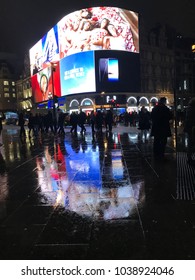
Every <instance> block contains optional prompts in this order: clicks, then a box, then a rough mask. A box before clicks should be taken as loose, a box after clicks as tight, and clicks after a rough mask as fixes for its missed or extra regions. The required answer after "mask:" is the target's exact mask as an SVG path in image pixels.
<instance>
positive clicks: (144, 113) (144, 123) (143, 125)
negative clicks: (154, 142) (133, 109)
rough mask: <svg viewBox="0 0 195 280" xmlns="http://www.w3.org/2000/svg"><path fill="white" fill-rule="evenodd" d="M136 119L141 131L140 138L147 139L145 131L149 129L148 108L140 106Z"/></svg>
mask: <svg viewBox="0 0 195 280" xmlns="http://www.w3.org/2000/svg"><path fill="white" fill-rule="evenodd" d="M138 120H139V129H140V131H141V133H140V137H141V139H143V138H144V139H145V140H146V139H147V133H148V131H149V129H150V113H149V112H148V110H147V109H146V108H145V106H142V108H141V110H140V112H139V115H138Z"/></svg>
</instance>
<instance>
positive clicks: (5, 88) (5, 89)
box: [4, 87, 16, 92]
mask: <svg viewBox="0 0 195 280" xmlns="http://www.w3.org/2000/svg"><path fill="white" fill-rule="evenodd" d="M9 90H10V89H9V88H8V87H4V92H5V91H6V92H7V91H9ZM12 91H14V92H15V91H16V89H15V88H12Z"/></svg>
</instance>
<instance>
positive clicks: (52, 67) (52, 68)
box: [51, 63, 57, 132]
mask: <svg viewBox="0 0 195 280" xmlns="http://www.w3.org/2000/svg"><path fill="white" fill-rule="evenodd" d="M55 71H56V68H55V64H53V63H51V80H52V98H53V123H54V131H55V132H56V130H57V118H56V107H55V101H56V96H55V93H54V76H53V72H55Z"/></svg>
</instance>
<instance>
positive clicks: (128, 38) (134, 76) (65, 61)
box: [29, 7, 140, 102]
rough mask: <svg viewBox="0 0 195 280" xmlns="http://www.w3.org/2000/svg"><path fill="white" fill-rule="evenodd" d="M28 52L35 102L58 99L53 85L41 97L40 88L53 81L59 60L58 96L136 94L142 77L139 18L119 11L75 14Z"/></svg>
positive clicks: (93, 10) (96, 9) (98, 9)
mask: <svg viewBox="0 0 195 280" xmlns="http://www.w3.org/2000/svg"><path fill="white" fill-rule="evenodd" d="M29 54H30V71H31V76H32V88H33V95H34V97H35V102H42V101H44V100H48V99H49V98H50V95H51V94H52V95H53V92H52V91H51V90H50V89H49V87H50V86H51V85H50V86H49V84H48V87H47V91H48V93H47V94H42V95H41V86H39V85H40V83H41V82H40V79H41V80H42V83H44V79H45V83H47V81H46V78H45V76H46V77H47V79H48V80H50V77H51V73H50V72H51V71H50V70H49V69H50V68H49V67H50V66H51V65H53V64H55V63H56V62H59V76H60V82H61V84H58V85H56V82H58V83H59V81H58V79H56V80H55V81H54V80H53V82H54V83H55V85H54V86H53V87H54V88H55V87H57V88H58V87H60V90H59V91H58V94H57V95H58V96H59V95H60V92H62V95H67V94H78V93H84V92H86V93H87V92H92V93H93V92H101V91H107V92H110V91H131V92H132V91H134V92H136V91H138V90H139V75H140V73H139V29H138V14H137V13H135V12H132V11H128V10H125V9H120V8H117V7H92V8H86V9H81V10H78V11H75V12H72V13H70V14H68V15H66V16H64V17H63V18H62V19H61V20H60V21H59V22H58V23H57V24H56V25H55V26H54V27H53V28H51V29H50V30H49V32H48V33H46V34H45V35H44V36H43V37H42V38H41V39H40V40H39V41H38V42H37V43H36V44H35V45H34V46H33V47H32V48H31V49H30V52H29ZM35 76H36V77H35ZM40 76H41V77H42V78H41V77H40ZM45 86H46V85H45ZM48 94H49V96H48Z"/></svg>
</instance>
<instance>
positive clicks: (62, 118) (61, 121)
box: [58, 112, 65, 135]
mask: <svg viewBox="0 0 195 280" xmlns="http://www.w3.org/2000/svg"><path fill="white" fill-rule="evenodd" d="M64 121H65V114H64V113H63V112H60V113H59V116H58V134H61V135H64V134H65V131H64Z"/></svg>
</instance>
